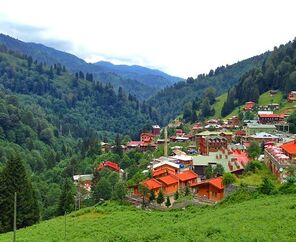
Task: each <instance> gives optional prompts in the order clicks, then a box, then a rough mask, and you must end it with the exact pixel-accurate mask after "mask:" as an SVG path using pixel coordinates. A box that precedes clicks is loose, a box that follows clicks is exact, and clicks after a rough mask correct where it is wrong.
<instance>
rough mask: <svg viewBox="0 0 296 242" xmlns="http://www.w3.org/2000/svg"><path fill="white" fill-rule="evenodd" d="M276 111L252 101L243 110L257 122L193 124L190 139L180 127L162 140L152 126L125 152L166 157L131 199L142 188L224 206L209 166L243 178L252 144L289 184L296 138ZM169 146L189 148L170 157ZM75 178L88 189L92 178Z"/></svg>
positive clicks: (112, 166)
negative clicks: (186, 193)
mask: <svg viewBox="0 0 296 242" xmlns="http://www.w3.org/2000/svg"><path fill="white" fill-rule="evenodd" d="M270 92H271V95H274V94H276V91H270ZM288 101H289V102H294V101H296V92H291V93H290V94H289V96H288ZM277 108H278V105H276V104H271V105H269V106H266V107H258V106H256V103H254V102H252V101H250V102H247V103H246V104H245V107H244V109H243V110H244V111H245V112H248V111H252V112H257V116H256V118H255V119H254V120H244V121H243V122H242V121H241V120H240V119H239V118H238V117H237V116H232V117H230V118H228V119H227V120H223V121H222V120H216V119H210V120H208V121H206V122H204V123H196V124H194V125H193V127H192V130H191V131H190V133H187V134H186V133H185V132H184V131H183V130H182V129H180V128H177V129H176V131H175V134H173V135H172V136H170V137H167V135H166V131H165V138H164V139H160V133H161V129H160V127H159V126H158V125H153V126H152V127H151V132H143V133H141V135H140V140H136V141H135V140H133V141H130V142H128V143H127V144H126V145H124V149H125V150H127V151H129V150H133V149H137V150H140V151H143V152H144V151H147V150H151V149H155V148H157V146H158V145H164V147H165V148H164V156H161V157H159V158H155V159H153V160H152V161H151V163H150V164H149V166H148V167H147V170H145V171H143V173H145V172H148V171H150V174H151V178H149V179H148V178H147V179H146V180H144V181H142V182H140V183H139V184H136V185H135V186H132V187H130V192H131V194H133V195H135V196H141V192H142V191H141V188H140V187H141V186H145V187H146V188H147V189H149V190H150V191H153V192H154V194H155V196H156V197H157V195H158V194H159V192H160V191H162V193H163V194H164V195H165V196H172V195H174V194H175V193H176V192H177V191H178V192H180V191H182V190H184V189H190V191H191V193H192V194H194V195H195V196H196V197H200V198H204V199H209V200H212V201H214V202H217V201H220V200H221V199H223V197H224V185H223V179H222V177H221V174H218V176H217V174H216V175H214V177H213V178H210V179H207V177H208V176H207V170H208V168H209V166H211V168H212V169H215V168H216V167H218V166H219V167H222V168H223V170H224V172H230V173H233V174H235V175H237V176H240V175H241V174H242V173H243V171H244V169H245V167H246V166H247V165H248V163H249V162H250V158H249V157H248V155H247V152H246V150H247V148H248V147H249V145H250V144H251V143H252V142H257V143H258V144H259V145H260V147H262V149H264V159H262V160H263V161H264V162H265V164H266V166H267V167H268V168H269V169H270V170H271V171H272V173H273V174H274V175H275V176H276V177H277V178H278V180H279V181H280V182H285V181H286V178H287V177H288V176H289V175H291V174H289V168H290V167H295V168H296V139H295V137H293V136H292V135H290V134H289V133H288V131H289V125H288V124H287V123H286V122H285V119H286V118H287V115H284V114H275V113H273V110H275V109H277ZM169 142H171V143H173V142H185V143H186V144H188V145H187V147H190V148H191V149H189V150H187V151H186V152H184V151H183V150H182V147H181V146H180V147H179V146H175V147H172V148H171V150H170V153H169V154H168V143H169ZM106 168H108V169H111V170H113V171H116V172H118V173H120V174H121V175H122V174H123V171H122V170H121V169H120V167H119V165H118V164H116V163H115V162H112V161H105V162H103V163H100V164H99V166H98V167H97V169H98V170H102V169H106ZM215 176H216V177H215ZM73 179H74V181H75V182H76V183H78V182H79V183H80V184H81V183H82V184H83V186H85V188H86V189H87V190H90V187H91V180H92V175H81V176H74V177H73Z"/></svg>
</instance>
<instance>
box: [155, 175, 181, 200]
mask: <svg viewBox="0 0 296 242" xmlns="http://www.w3.org/2000/svg"><path fill="white" fill-rule="evenodd" d="M158 181H159V182H160V183H161V184H162V192H163V194H164V195H166V196H168V195H173V194H175V193H176V192H177V191H178V182H179V180H178V178H177V177H176V176H175V175H168V176H164V177H160V178H159V179H158Z"/></svg>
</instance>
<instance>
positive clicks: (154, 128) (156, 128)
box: [152, 125, 160, 136]
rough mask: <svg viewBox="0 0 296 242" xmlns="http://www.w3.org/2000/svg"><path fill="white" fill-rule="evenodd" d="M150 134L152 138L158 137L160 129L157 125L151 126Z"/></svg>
mask: <svg viewBox="0 0 296 242" xmlns="http://www.w3.org/2000/svg"><path fill="white" fill-rule="evenodd" d="M152 134H153V135H154V136H158V135H160V127H159V125H152Z"/></svg>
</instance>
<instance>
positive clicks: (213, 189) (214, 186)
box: [191, 177, 224, 202]
mask: <svg viewBox="0 0 296 242" xmlns="http://www.w3.org/2000/svg"><path fill="white" fill-rule="evenodd" d="M191 187H192V190H193V193H195V194H197V195H198V196H200V197H202V198H207V199H209V200H212V201H214V202H218V201H221V200H222V199H223V198H224V185H223V178H222V177H216V178H212V179H209V180H205V181H203V182H201V183H197V184H193V185H192V186H191Z"/></svg>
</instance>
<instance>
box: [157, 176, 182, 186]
mask: <svg viewBox="0 0 296 242" xmlns="http://www.w3.org/2000/svg"><path fill="white" fill-rule="evenodd" d="M158 180H159V181H160V182H163V183H165V184H166V185H171V184H174V183H178V178H177V177H176V176H174V175H168V176H164V177H160V178H158Z"/></svg>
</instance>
